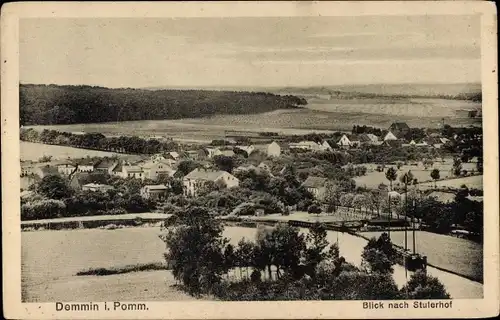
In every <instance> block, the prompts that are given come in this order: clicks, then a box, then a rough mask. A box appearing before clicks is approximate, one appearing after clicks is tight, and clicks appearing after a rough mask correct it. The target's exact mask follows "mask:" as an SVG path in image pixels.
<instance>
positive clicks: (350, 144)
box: [337, 134, 361, 149]
mask: <svg viewBox="0 0 500 320" xmlns="http://www.w3.org/2000/svg"><path fill="white" fill-rule="evenodd" d="M337 145H338V146H339V147H340V148H343V149H349V148H357V147H359V146H360V145H361V141H360V140H359V137H358V136H356V135H347V134H344V135H342V137H340V139H339V141H338V142H337Z"/></svg>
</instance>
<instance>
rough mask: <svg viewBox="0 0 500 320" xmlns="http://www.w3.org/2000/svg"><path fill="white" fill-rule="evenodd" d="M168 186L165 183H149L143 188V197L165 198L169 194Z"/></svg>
mask: <svg viewBox="0 0 500 320" xmlns="http://www.w3.org/2000/svg"><path fill="white" fill-rule="evenodd" d="M167 192H168V187H167V186H166V185H164V184H157V185H147V186H144V187H142V188H141V197H143V198H144V199H151V200H163V199H165V197H166V196H167Z"/></svg>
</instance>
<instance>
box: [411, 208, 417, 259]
mask: <svg viewBox="0 0 500 320" xmlns="http://www.w3.org/2000/svg"><path fill="white" fill-rule="evenodd" d="M415 211H416V202H415V199H413V216H412V218H411V221H412V228H413V254H415V253H416V252H415Z"/></svg>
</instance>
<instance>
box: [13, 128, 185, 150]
mask: <svg viewBox="0 0 500 320" xmlns="http://www.w3.org/2000/svg"><path fill="white" fill-rule="evenodd" d="M20 140H22V141H30V142H40V143H46V144H56V145H62V146H69V147H76V148H86V149H96V150H104V151H113V152H123V153H137V154H154V153H159V152H167V151H177V150H178V149H179V147H178V144H177V143H175V142H173V141H159V140H157V139H143V138H139V137H137V136H120V137H111V138H108V137H105V136H104V135H103V134H102V133H85V134H73V133H70V132H59V131H56V130H47V129H45V130H43V131H42V132H41V133H39V132H38V131H36V130H34V129H31V128H30V129H21V130H20Z"/></svg>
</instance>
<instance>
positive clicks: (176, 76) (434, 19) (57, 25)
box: [19, 16, 481, 87]
mask: <svg viewBox="0 0 500 320" xmlns="http://www.w3.org/2000/svg"><path fill="white" fill-rule="evenodd" d="M19 32H20V44H19V50H20V81H21V83H40V84H42V83H44V84H51V83H54V84H73V85H76V84H87V85H100V86H106V87H148V86H193V87H196V86H252V87H256V86H317V85H342V84H370V83H465V82H471V83H472V82H476V83H479V82H480V80H481V77H480V71H481V64H480V17H479V16H358V17H285V18H275V17H266V18H223V19H222V18H181V19H179V18H162V19H156V18H147V19H144V18H141V19H137V18H134V19H132V18H131V19H124V18H118V19H74V18H71V19H63V18H56V19H54V18H46V19H22V20H21V21H20V26H19Z"/></svg>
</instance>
